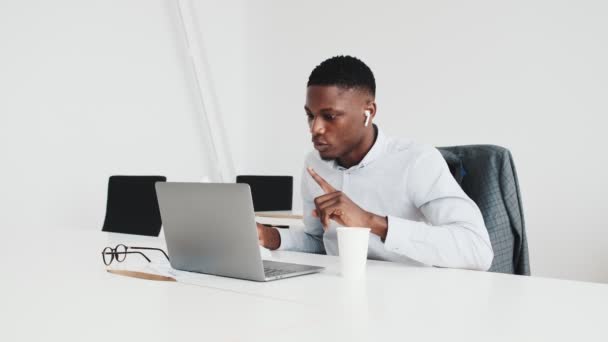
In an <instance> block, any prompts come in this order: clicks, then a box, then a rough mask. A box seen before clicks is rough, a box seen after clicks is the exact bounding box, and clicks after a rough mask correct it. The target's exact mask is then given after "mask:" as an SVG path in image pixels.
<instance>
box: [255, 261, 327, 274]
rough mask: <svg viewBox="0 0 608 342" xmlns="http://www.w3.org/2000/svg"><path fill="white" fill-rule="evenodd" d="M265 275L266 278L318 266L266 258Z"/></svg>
mask: <svg viewBox="0 0 608 342" xmlns="http://www.w3.org/2000/svg"><path fill="white" fill-rule="evenodd" d="M263 262H264V275H265V276H266V278H270V277H276V276H281V275H285V274H291V273H296V272H302V271H307V270H310V269H314V268H316V267H313V266H308V265H299V264H290V263H285V262H276V261H270V260H264V261H263Z"/></svg>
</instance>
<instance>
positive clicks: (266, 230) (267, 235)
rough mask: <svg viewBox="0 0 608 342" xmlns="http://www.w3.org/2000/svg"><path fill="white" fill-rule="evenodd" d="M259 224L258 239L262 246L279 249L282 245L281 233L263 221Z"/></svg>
mask: <svg viewBox="0 0 608 342" xmlns="http://www.w3.org/2000/svg"><path fill="white" fill-rule="evenodd" d="M256 224H257V225H258V240H259V242H260V246H262V247H264V248H268V249H277V248H279V247H280V246H281V234H279V231H278V230H277V229H276V228H274V227H268V226H265V225H263V224H261V223H257V222H256Z"/></svg>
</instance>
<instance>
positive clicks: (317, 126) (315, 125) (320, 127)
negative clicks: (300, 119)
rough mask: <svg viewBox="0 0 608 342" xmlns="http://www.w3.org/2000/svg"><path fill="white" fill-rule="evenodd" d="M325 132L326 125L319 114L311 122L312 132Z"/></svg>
mask: <svg viewBox="0 0 608 342" xmlns="http://www.w3.org/2000/svg"><path fill="white" fill-rule="evenodd" d="M323 133H325V125H324V124H323V120H322V119H321V118H319V117H318V116H317V117H315V118H314V119H313V120H312V121H311V122H310V134H312V135H317V134H323Z"/></svg>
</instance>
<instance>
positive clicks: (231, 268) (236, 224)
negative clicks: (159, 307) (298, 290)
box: [156, 182, 323, 281]
mask: <svg viewBox="0 0 608 342" xmlns="http://www.w3.org/2000/svg"><path fill="white" fill-rule="evenodd" d="M156 194H157V197H158V204H159V206H160V214H161V218H162V222H163V230H164V233H165V240H166V242H167V250H168V253H169V258H170V259H171V266H172V267H173V268H175V269H178V270H183V271H191V272H199V273H206V274H213V275H218V276H224V277H231V278H239V279H248V280H255V281H269V280H276V279H281V278H287V277H294V276H299V275H303V274H310V273H315V272H319V271H321V270H323V267H317V266H309V265H299V264H289V263H282V262H275V261H269V260H262V257H261V255H260V247H259V245H258V233H257V228H256V223H255V215H254V212H253V202H252V200H251V190H250V188H249V185H247V184H229V183H222V184H215V183H173V182H157V183H156Z"/></svg>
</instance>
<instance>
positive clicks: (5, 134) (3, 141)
mask: <svg viewBox="0 0 608 342" xmlns="http://www.w3.org/2000/svg"><path fill="white" fill-rule="evenodd" d="M176 13H177V11H176V7H175V3H174V2H173V1H164V0H157V1H150V0H129V1H76V0H72V1H69V0H55V1H6V0H2V1H1V2H0V130H1V131H0V155H1V156H2V157H1V158H2V162H1V163H2V164H1V165H2V167H1V170H2V171H1V179H2V181H3V185H2V191H1V192H0V208H1V209H0V215H1V218H0V222H2V228H0V230H2V231H6V232H10V230H15V229H34V228H40V229H53V228H55V227H81V228H83V229H101V226H102V224H103V218H104V215H105V200H106V191H107V180H108V177H109V176H110V175H112V174H161V175H166V176H168V177H169V179H173V180H190V181H198V180H200V179H201V177H203V176H204V175H208V174H209V163H208V162H207V159H206V156H208V155H209V151H208V149H207V148H206V147H205V146H208V144H207V143H206V135H204V134H203V133H204V132H205V129H204V126H202V124H201V120H200V117H199V108H198V107H197V104H198V102H197V101H196V96H197V94H196V92H195V88H194V87H193V79H192V73H191V70H190V69H189V68H188V64H187V63H185V61H187V60H188V59H187V57H186V55H185V49H184V46H183V45H184V42H183V39H182V34H181V31H180V26H178V21H177V20H176V15H177V14H176Z"/></svg>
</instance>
